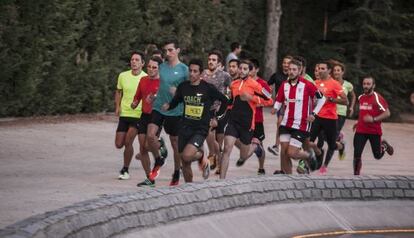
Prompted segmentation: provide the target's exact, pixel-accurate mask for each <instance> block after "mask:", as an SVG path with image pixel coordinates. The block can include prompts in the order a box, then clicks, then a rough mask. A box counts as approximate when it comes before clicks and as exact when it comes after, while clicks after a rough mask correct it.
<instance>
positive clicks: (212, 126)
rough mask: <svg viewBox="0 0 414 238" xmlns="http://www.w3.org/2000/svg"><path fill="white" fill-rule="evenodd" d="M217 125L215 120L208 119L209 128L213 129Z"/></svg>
mask: <svg viewBox="0 0 414 238" xmlns="http://www.w3.org/2000/svg"><path fill="white" fill-rule="evenodd" d="M217 125H218V121H217V118H215V117H213V118H211V119H210V128H215V127H217Z"/></svg>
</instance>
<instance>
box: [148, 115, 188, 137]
mask: <svg viewBox="0 0 414 238" xmlns="http://www.w3.org/2000/svg"><path fill="white" fill-rule="evenodd" d="M151 114H152V118H151V123H154V124H155V125H157V126H158V127H160V128H161V127H162V126H164V130H165V132H166V133H167V134H168V135H170V136H177V135H178V131H179V129H180V122H181V116H166V115H163V114H161V113H160V112H159V111H156V110H153V111H152V113H151Z"/></svg>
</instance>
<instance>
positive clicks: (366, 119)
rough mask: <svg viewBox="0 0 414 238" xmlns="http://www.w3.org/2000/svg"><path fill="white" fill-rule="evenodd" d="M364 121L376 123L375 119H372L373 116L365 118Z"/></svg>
mask: <svg viewBox="0 0 414 238" xmlns="http://www.w3.org/2000/svg"><path fill="white" fill-rule="evenodd" d="M363 120H364V122H368V123H374V117H372V116H371V115H366V116H364V118H363Z"/></svg>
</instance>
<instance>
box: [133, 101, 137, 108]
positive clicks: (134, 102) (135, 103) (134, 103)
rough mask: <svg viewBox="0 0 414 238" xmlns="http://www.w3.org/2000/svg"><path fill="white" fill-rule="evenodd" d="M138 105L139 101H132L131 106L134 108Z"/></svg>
mask: <svg viewBox="0 0 414 238" xmlns="http://www.w3.org/2000/svg"><path fill="white" fill-rule="evenodd" d="M137 106H138V102H137V101H133V102H132V103H131V108H132V109H135V108H137Z"/></svg>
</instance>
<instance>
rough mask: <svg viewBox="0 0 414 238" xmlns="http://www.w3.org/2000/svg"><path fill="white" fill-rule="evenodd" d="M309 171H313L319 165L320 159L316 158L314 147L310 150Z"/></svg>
mask: <svg viewBox="0 0 414 238" xmlns="http://www.w3.org/2000/svg"><path fill="white" fill-rule="evenodd" d="M308 167H309V172H313V171H315V170H316V168H317V167H318V160H317V159H316V155H315V151H314V150H313V149H310V150H309V159H308Z"/></svg>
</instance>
